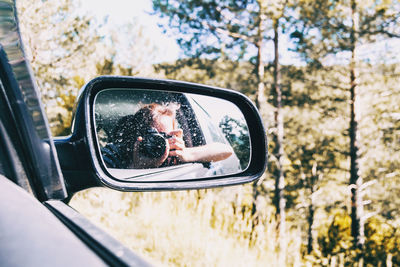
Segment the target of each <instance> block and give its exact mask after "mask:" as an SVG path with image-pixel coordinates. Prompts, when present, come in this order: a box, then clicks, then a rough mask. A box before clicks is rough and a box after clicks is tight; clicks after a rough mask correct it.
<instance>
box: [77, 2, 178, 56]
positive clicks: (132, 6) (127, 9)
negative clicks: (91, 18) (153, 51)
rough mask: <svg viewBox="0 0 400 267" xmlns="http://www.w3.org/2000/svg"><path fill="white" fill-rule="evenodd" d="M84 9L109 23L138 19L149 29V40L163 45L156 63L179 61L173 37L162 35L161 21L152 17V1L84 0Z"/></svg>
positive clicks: (114, 23) (121, 22)
mask: <svg viewBox="0 0 400 267" xmlns="http://www.w3.org/2000/svg"><path fill="white" fill-rule="evenodd" d="M81 3H82V8H83V9H87V10H88V11H90V12H91V13H92V14H94V15H95V16H96V17H97V18H99V19H101V18H104V17H105V16H108V21H109V22H110V23H112V24H113V25H115V26H116V27H118V25H120V24H123V23H126V22H128V21H131V20H132V18H133V17H136V18H138V20H139V22H140V24H141V25H143V26H145V27H146V29H148V32H149V33H150V34H149V36H148V37H149V38H150V39H151V40H152V41H154V43H155V44H162V47H163V50H162V51H160V53H158V54H157V55H156V58H155V62H153V63H158V62H170V61H174V60H176V59H178V57H179V51H180V49H179V47H178V45H177V44H176V41H175V40H174V38H172V37H168V36H167V35H166V34H163V33H162V30H161V29H160V28H159V27H158V25H157V23H159V22H161V19H160V18H159V17H158V16H156V15H150V14H149V12H151V11H152V1H151V0H112V1H100V0H82V1H81Z"/></svg>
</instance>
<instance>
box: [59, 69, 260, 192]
mask: <svg viewBox="0 0 400 267" xmlns="http://www.w3.org/2000/svg"><path fill="white" fill-rule="evenodd" d="M110 88H119V89H124V88H126V89H129V90H135V88H140V90H142V91H143V90H151V91H153V92H154V91H156V92H158V91H159V92H160V94H161V93H163V92H171V93H181V94H196V95H202V96H209V97H210V98H211V97H212V98H215V99H223V100H225V101H228V102H230V103H232V104H233V105H235V106H236V107H237V108H238V109H239V110H240V112H241V113H242V114H243V117H244V119H245V122H246V123H247V127H248V132H249V135H250V147H251V149H250V157H249V162H248V166H247V168H246V169H244V170H243V171H240V172H238V173H234V174H229V175H218V176H215V177H214V176H213V177H204V178H201V179H193V178H189V177H186V178H185V176H182V179H179V180H176V179H171V180H167V179H160V177H167V176H168V175H167V176H165V175H166V174H167V173H163V172H153V173H152V175H151V176H152V177H153V178H154V177H156V178H157V179H151V180H149V181H146V179H136V180H135V179H131V180H126V179H119V178H116V177H115V176H113V175H112V174H111V173H110V169H109V168H107V166H106V165H105V163H104V161H103V158H102V154H101V150H100V145H99V140H98V137H97V134H96V121H95V114H94V113H95V111H94V103H95V99H96V96H97V95H98V94H99V93H100V92H102V91H104V90H107V89H110ZM72 129H73V130H72V135H71V136H69V137H65V138H55V145H56V148H57V152H58V157H59V158H60V162H61V169H62V172H63V175H64V178H65V181H66V184H67V189H68V191H69V193H72V194H73V193H75V192H77V191H79V190H82V189H86V188H89V187H93V186H100V185H105V186H107V187H110V188H113V189H117V190H121V191H161V190H186V189H200V188H210V187H220V186H228V185H237V184H243V183H247V182H252V181H255V180H257V179H258V178H260V177H261V175H262V174H263V173H264V172H265V169H266V163H267V138H266V134H265V129H264V127H263V123H262V119H261V117H260V115H259V113H258V111H257V108H256V107H255V106H254V104H253V103H252V102H251V101H250V99H249V98H247V97H246V96H245V95H243V94H241V93H239V92H237V91H233V90H228V89H221V88H216V87H212V86H205V85H200V84H194V83H188V82H181V81H173V80H161V79H145V78H135V77H121V76H101V77H98V78H95V79H93V80H92V81H90V82H89V83H88V84H86V85H85V86H84V87H83V88H82V90H81V92H80V95H79V98H78V100H77V104H76V110H75V114H74V120H73V128H72ZM169 176H171V173H170V174H169Z"/></svg>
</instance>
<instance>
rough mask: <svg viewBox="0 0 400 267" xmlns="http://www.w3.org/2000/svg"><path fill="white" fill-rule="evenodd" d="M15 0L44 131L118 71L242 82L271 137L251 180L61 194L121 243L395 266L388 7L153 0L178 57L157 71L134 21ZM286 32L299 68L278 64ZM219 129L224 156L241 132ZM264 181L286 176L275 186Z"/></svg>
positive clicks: (159, 249)
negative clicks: (226, 135) (265, 159)
mask: <svg viewBox="0 0 400 267" xmlns="http://www.w3.org/2000/svg"><path fill="white" fill-rule="evenodd" d="M17 3H18V11H19V16H20V24H21V30H22V35H23V38H24V42H25V45H26V47H25V49H26V51H27V56H28V58H29V60H30V61H31V64H32V69H33V72H34V73H35V76H36V79H37V83H38V87H39V89H40V91H41V93H42V98H43V101H44V103H45V108H46V111H47V113H48V116H49V118H50V123H51V126H52V131H53V133H54V134H55V135H59V134H67V133H68V132H69V127H70V125H69V124H70V119H71V111H72V108H73V103H74V101H75V98H76V96H77V93H78V90H79V89H80V87H81V86H82V85H83V84H85V83H86V82H88V81H89V80H90V79H91V78H93V77H95V76H97V75H101V74H118V75H130V76H134V75H140V76H149V77H161V78H169V79H177V80H185V81H190V82H198V83H204V84H208V85H214V86H219V87H226V88H231V89H234V90H238V91H240V92H242V93H244V94H246V95H248V96H249V97H250V98H251V99H252V100H253V101H254V102H255V103H257V104H258V107H259V108H260V109H261V110H262V112H263V115H264V123H265V126H266V130H267V134H268V135H269V137H275V138H269V151H270V153H269V160H270V162H269V165H268V171H267V172H266V173H265V175H264V176H263V178H262V179H261V180H260V182H259V183H258V184H253V185H251V184H250V185H243V186H236V187H231V188H224V189H207V190H197V191H185V192H163V193H160V192H158V193H121V192H115V191H112V190H109V189H104V188H94V189H90V190H86V191H84V192H80V193H78V194H76V195H75V196H74V197H73V199H72V200H71V203H70V204H71V205H72V206H73V207H74V208H75V209H77V210H79V211H80V212H82V213H83V214H85V215H86V216H87V217H89V218H90V219H91V220H92V221H94V222H95V223H96V224H97V225H99V226H100V227H102V228H103V229H105V230H106V231H108V232H109V233H111V234H112V235H113V236H115V237H116V238H117V239H119V240H121V242H123V243H124V244H125V245H126V246H127V247H130V248H132V249H133V250H134V251H135V252H139V253H140V254H142V255H144V256H145V257H146V258H148V259H150V261H151V262H152V263H154V264H156V265H166V266H188V265H189V266H282V265H286V266H355V265H358V266H398V265H400V253H399V249H398V248H399V247H400V219H399V218H400V210H399V206H400V198H399V195H400V148H399V143H400V104H399V103H400V90H399V89H398V85H399V84H400V62H399V61H398V60H396V57H394V56H393V55H394V54H398V50H397V52H396V51H385V50H384V49H383V48H382V42H383V43H385V41H388V40H395V39H394V38H398V37H400V32H399V29H400V4H399V2H398V1H390V0H385V1H375V0H368V1H356V0H340V1H322V0H318V1H315V0H301V1H278V0H277V1H261V0H260V1H256V0H254V1H231V0H218V1H217V0H211V1H207V3H205V2H204V1H197V0H196V1H171V0H170V1H164V0H154V1H153V7H154V11H155V14H157V15H159V16H161V17H165V18H168V19H169V24H168V25H164V28H165V30H166V31H167V32H170V33H173V34H174V35H175V37H176V39H177V42H178V44H179V45H180V46H181V48H182V49H183V50H184V51H185V52H186V55H187V57H186V58H181V59H178V60H177V61H175V62H168V63H157V64H153V65H152V63H153V62H154V55H155V52H156V51H157V45H160V44H154V43H152V42H151V38H150V37H149V36H148V35H147V34H148V33H147V32H146V31H145V27H144V26H143V25H140V21H137V20H135V19H134V18H132V20H131V21H130V22H129V23H127V24H126V25H120V27H119V28H118V29H116V28H115V27H114V28H113V27H111V25H108V24H107V22H106V21H98V20H96V19H95V18H94V17H93V16H92V15H91V14H90V13H82V12H80V11H79V1H77V0H65V1H62V2H60V1H38V0H20V1H17ZM78 11H79V12H78ZM282 36H285V37H287V38H289V36H290V38H291V42H292V43H293V45H294V47H295V48H296V49H295V50H296V51H295V52H296V53H297V54H298V55H299V56H301V57H302V59H303V63H304V64H303V65H300V66H299V65H298V64H297V65H295V64H292V65H282V64H280V61H279V59H280V58H281V57H282V54H284V53H286V52H287V51H286V50H285V48H282V46H279V41H280V40H281V39H282ZM267 44H270V45H272V46H273V45H274V44H275V49H274V52H275V56H274V57H272V58H271V57H267V56H266V55H267V53H268V51H266V49H267ZM272 46H270V47H272ZM365 47H368V53H366V52H365ZM360 48H363V49H364V52H363V55H362V56H358V55H357V53H358V52H359V51H361V50H360ZM377 49H379V51H377ZM392 49H394V48H392ZM292 52H293V51H292ZM378 52H379V53H378ZM389 52H390V53H389ZM371 53H375V54H376V53H378V54H379V55H381V54H382V55H384V56H382V57H381V58H380V60H376V55H375V58H372V57H371V58H369V56H368V55H369V54H371ZM272 54H274V53H272ZM343 55H344V57H343ZM343 58H344V60H343ZM274 59H275V60H274ZM354 104H355V105H354ZM278 110H279V111H278ZM352 110H353V112H352ZM278 117H280V121H279V120H277V118H278ZM225 123H226V125H225V127H237V128H240V127H241V126H240V125H239V124H238V123H237V122H232V121H226V122H225ZM235 123H236V124H235ZM277 129H280V132H281V133H282V135H279V136H278V132H279V131H278V130H277ZM283 133H284V134H283ZM278 137H279V138H278ZM230 138H231V139H232V140H231V142H232V144H234V146H236V147H235V149H236V151H240V150H241V149H240V147H241V145H245V143H246V142H247V141H248V140H240V138H239V139H238V138H237V137H233V136H231V137H230ZM239 154H240V153H239ZM240 156H241V158H243V159H244V162H245V161H246V160H247V159H246V157H247V156H248V155H240ZM279 173H281V174H279ZM276 177H284V178H285V179H284V182H283V185H284V187H283V186H282V187H280V190H281V191H279V190H278V191H279V192H278V191H277V190H276V188H277V184H278V185H279V181H278V183H276V182H275V181H276ZM278 180H279V179H278ZM281 181H283V180H281ZM281 185H282V184H281ZM277 195H279V196H280V197H281V200H284V201H285V203H284V204H285V205H281V206H279V201H276V196H277ZM274 199H275V200H274ZM281 204H282V203H281ZM280 208H281V209H282V210H281V211H282V212H283V213H284V216H281V217H279V216H276V215H277V211H278V212H281V211H280V210H279V209H280ZM282 220H283V221H282ZM282 223H283V224H286V226H285V227H284V228H279V227H278V226H279V225H280V224H282ZM282 229H283V230H282ZM279 237H283V239H281V240H279ZM278 241H279V242H278ZM283 244H285V247H284V248H282V246H283Z"/></svg>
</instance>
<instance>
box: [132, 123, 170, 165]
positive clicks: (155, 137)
mask: <svg viewBox="0 0 400 267" xmlns="http://www.w3.org/2000/svg"><path fill="white" fill-rule="evenodd" d="M166 149H167V140H166V139H165V138H164V137H163V135H161V134H160V133H159V132H158V131H157V130H155V129H154V128H153V129H149V130H148V131H147V133H146V134H145V135H144V136H143V141H142V142H141V143H140V145H139V151H140V153H142V154H143V155H145V156H147V157H149V158H159V157H161V156H162V155H164V153H165V150H166Z"/></svg>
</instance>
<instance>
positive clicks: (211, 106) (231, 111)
mask: <svg viewBox="0 0 400 267" xmlns="http://www.w3.org/2000/svg"><path fill="white" fill-rule="evenodd" d="M187 95H189V96H190V97H191V98H192V99H193V100H195V101H196V102H197V103H199V104H200V106H201V107H202V108H203V109H204V110H205V111H206V112H207V113H208V114H209V115H210V116H211V120H212V121H213V123H215V125H219V123H220V122H221V120H222V118H223V117H224V116H229V117H231V118H233V119H235V120H238V121H241V122H245V120H244V117H243V113H242V112H241V111H240V110H239V108H238V107H236V105H234V104H233V103H231V102H229V101H227V100H223V99H219V98H216V97H211V96H204V95H196V94H187Z"/></svg>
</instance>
